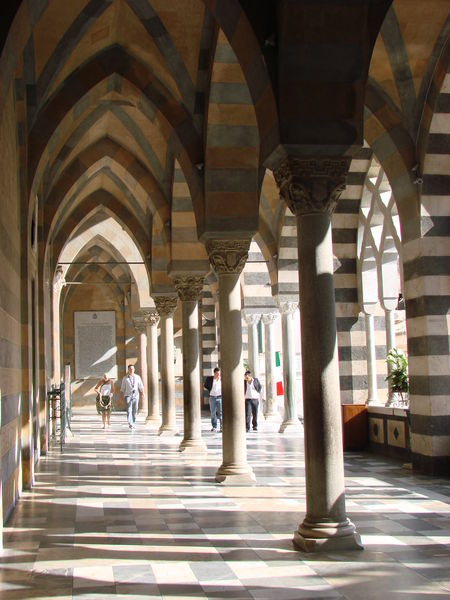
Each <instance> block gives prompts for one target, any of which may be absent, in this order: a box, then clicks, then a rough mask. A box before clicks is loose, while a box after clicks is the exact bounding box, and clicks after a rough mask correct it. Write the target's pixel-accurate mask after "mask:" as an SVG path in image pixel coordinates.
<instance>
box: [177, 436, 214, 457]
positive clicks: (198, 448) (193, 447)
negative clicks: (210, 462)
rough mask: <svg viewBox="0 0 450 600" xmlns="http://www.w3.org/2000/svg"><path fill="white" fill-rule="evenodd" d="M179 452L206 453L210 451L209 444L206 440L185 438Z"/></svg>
mask: <svg viewBox="0 0 450 600" xmlns="http://www.w3.org/2000/svg"><path fill="white" fill-rule="evenodd" d="M178 451H179V452H184V453H185V454H206V453H207V452H208V446H207V445H206V444H205V442H204V440H202V439H199V440H183V441H182V442H181V444H180V447H179V448H178Z"/></svg>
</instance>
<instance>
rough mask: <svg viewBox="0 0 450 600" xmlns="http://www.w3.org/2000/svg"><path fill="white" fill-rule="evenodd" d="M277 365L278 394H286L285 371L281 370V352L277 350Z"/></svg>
mask: <svg viewBox="0 0 450 600" xmlns="http://www.w3.org/2000/svg"><path fill="white" fill-rule="evenodd" d="M275 366H276V368H277V369H276V381H277V396H284V390H283V373H282V371H281V360H280V353H279V352H278V351H277V352H275Z"/></svg>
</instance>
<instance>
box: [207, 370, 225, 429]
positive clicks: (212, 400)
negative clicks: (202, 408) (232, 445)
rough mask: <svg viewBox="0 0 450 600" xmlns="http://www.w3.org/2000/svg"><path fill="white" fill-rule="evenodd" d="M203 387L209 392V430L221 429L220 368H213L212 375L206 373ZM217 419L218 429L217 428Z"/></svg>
mask: <svg viewBox="0 0 450 600" xmlns="http://www.w3.org/2000/svg"><path fill="white" fill-rule="evenodd" d="M204 388H205V389H206V390H208V392H209V409H210V411H211V425H212V427H211V431H219V432H221V431H222V380H221V378H220V369H219V367H216V368H215V369H214V375H208V377H206V379H205V383H204ZM217 420H219V425H220V429H217Z"/></svg>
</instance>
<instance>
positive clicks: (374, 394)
mask: <svg viewBox="0 0 450 600" xmlns="http://www.w3.org/2000/svg"><path fill="white" fill-rule="evenodd" d="M364 320H365V324H366V352H367V387H368V390H367V391H368V396H367V404H378V385H377V357H376V346H375V322H374V321H375V318H374V316H373V314H371V313H367V312H366V313H364Z"/></svg>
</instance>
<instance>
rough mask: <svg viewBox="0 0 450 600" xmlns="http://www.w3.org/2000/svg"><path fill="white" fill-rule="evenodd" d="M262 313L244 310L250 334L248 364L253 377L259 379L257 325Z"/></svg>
mask: <svg viewBox="0 0 450 600" xmlns="http://www.w3.org/2000/svg"><path fill="white" fill-rule="evenodd" d="M260 318H261V315H259V314H257V313H249V312H248V311H245V312H244V319H245V322H246V323H247V332H248V333H247V335H248V364H249V367H250V370H251V372H252V373H253V377H257V378H258V379H259V353H258V329H257V325H258V322H259V320H260Z"/></svg>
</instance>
